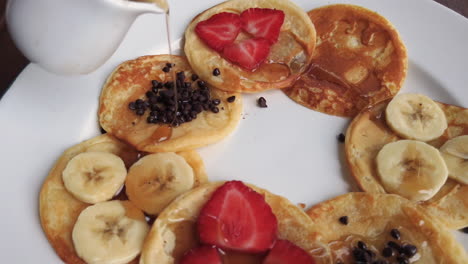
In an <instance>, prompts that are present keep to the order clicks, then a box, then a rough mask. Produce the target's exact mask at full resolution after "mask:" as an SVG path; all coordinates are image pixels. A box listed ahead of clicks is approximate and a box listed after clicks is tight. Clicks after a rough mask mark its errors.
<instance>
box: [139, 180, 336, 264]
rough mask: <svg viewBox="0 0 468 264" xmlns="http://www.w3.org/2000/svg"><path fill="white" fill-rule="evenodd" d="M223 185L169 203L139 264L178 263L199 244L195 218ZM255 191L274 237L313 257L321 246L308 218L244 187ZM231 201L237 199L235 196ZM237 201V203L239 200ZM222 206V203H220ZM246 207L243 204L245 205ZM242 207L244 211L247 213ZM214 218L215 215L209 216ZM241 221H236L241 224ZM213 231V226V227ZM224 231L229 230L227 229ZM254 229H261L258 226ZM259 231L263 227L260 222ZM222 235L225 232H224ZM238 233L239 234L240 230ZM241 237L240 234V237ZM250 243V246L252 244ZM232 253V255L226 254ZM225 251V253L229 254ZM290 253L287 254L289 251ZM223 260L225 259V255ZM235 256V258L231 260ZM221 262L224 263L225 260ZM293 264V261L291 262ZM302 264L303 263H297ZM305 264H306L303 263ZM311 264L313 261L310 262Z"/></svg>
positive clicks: (203, 188)
mask: <svg viewBox="0 0 468 264" xmlns="http://www.w3.org/2000/svg"><path fill="white" fill-rule="evenodd" d="M223 184H224V183H223V182H218V183H208V184H205V185H202V186H200V187H198V188H195V189H193V190H191V191H189V192H187V193H185V194H183V195H181V196H180V197H178V198H177V199H176V200H175V201H173V202H172V203H171V204H170V205H169V206H168V207H166V209H165V210H164V211H163V212H162V213H161V214H160V215H159V217H158V218H157V219H156V221H155V223H154V224H153V227H152V228H151V230H150V233H149V234H148V236H147V239H146V242H145V244H144V247H143V251H142V254H141V258H140V263H141V264H152V263H158V264H173V263H180V259H181V258H182V257H183V255H184V253H185V252H187V251H188V250H189V249H191V248H194V247H196V246H198V245H199V243H200V242H199V240H198V236H197V221H198V220H197V219H198V218H199V215H200V211H201V210H202V208H203V207H204V205H205V204H206V203H207V202H208V201H209V200H210V199H211V197H212V195H213V193H214V192H215V191H216V190H217V189H218V188H219V187H220V186H222V185H223ZM248 186H249V187H250V188H252V189H253V190H254V191H255V192H257V193H259V194H261V195H262V196H263V197H264V199H265V201H266V203H267V204H268V205H269V206H270V207H271V210H272V212H273V214H274V215H275V216H276V219H277V223H278V224H277V226H278V230H277V236H278V238H279V239H286V240H289V241H290V242H292V243H294V244H295V245H297V246H298V247H300V248H302V249H303V250H305V251H306V252H308V253H309V254H310V255H311V256H314V257H315V254H316V253H317V252H323V251H324V249H323V246H322V244H320V243H317V242H316V237H317V236H318V233H317V232H316V231H315V230H317V229H315V228H314V227H313V225H312V221H311V220H310V218H309V217H308V216H307V215H306V214H305V213H304V211H303V210H302V209H300V208H299V207H298V206H296V205H293V204H292V203H291V202H289V201H288V200H287V199H285V198H283V197H281V196H277V195H274V194H272V193H270V192H268V191H266V190H263V189H260V188H258V187H255V186H252V185H248ZM231 197H234V198H233V199H236V200H238V197H237V198H235V197H236V195H235V194H233V196H231ZM241 200H242V199H240V200H239V201H241ZM222 204H226V203H222ZM246 206H247V205H246ZM249 209H250V208H246V209H245V210H249ZM212 217H213V218H215V216H212ZM243 220H244V219H239V221H240V222H241V221H242V222H243ZM213 228H216V227H213ZM226 228H228V229H229V228H232V227H231V226H229V227H226ZM257 228H259V229H262V225H260V226H258V227H257ZM263 228H264V229H265V228H266V223H264V225H263ZM225 232H226V233H228V231H226V230H225ZM238 233H239V234H240V233H243V232H242V230H241V231H238ZM241 236H242V235H241ZM255 243H256V241H251V243H250V244H255ZM230 253H231V254H232V252H230ZM230 253H229V252H228V254H230ZM289 253H290V252H289ZM263 255H264V254H262V256H260V259H258V256H257V258H254V259H252V258H249V257H248V256H247V257H246V256H245V254H244V255H237V256H236V255H234V256H233V255H230V256H227V258H228V260H232V261H233V262H225V263H259V264H260V263H262V260H261V259H262V258H263ZM225 257H226V256H225ZM234 257H237V258H236V259H232V258H234ZM228 260H226V259H225V261H228ZM236 260H237V261H236ZM291 263H293V262H291ZM301 263H306V262H301ZM307 263H309V262H307ZM312 263H313V262H312ZM315 263H317V264H319V263H330V262H329V259H325V260H321V261H316V262H315Z"/></svg>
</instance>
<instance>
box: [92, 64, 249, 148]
mask: <svg viewBox="0 0 468 264" xmlns="http://www.w3.org/2000/svg"><path fill="white" fill-rule="evenodd" d="M181 72H182V73H181ZM174 76H176V77H175V78H176V79H177V86H178V88H177V93H176V91H175V90H174V85H173V82H174V81H173V79H174ZM195 77H197V76H194V74H193V71H192V69H191V68H190V66H189V64H188V63H187V60H186V59H185V57H181V56H169V55H157V56H144V57H140V58H137V59H135V60H130V61H126V62H124V63H122V64H120V65H119V66H118V67H117V68H116V69H115V70H114V72H113V73H112V74H111V75H110V76H109V78H108V79H107V81H106V83H105V84H104V87H103V88H102V92H101V97H100V101H99V122H100V124H101V126H102V127H103V128H104V130H106V131H107V132H108V133H110V134H112V135H114V136H115V137H117V138H119V139H121V140H123V141H125V142H127V143H128V144H130V145H132V146H134V147H135V148H136V149H138V150H140V151H145V152H177V151H185V150H191V149H195V148H197V147H202V146H206V145H209V144H212V143H215V142H218V141H219V140H221V139H223V138H224V137H226V136H227V135H228V134H229V133H231V132H232V131H233V130H234V129H235V128H236V126H237V124H238V123H239V120H240V118H241V112H242V98H241V96H240V94H236V93H229V92H224V91H221V90H218V89H213V88H210V87H209V85H206V83H205V82H204V81H202V80H201V79H198V77H197V78H195ZM148 96H149V97H148ZM228 98H229V99H230V102H228ZM231 99H234V100H231ZM176 101H178V102H176Z"/></svg>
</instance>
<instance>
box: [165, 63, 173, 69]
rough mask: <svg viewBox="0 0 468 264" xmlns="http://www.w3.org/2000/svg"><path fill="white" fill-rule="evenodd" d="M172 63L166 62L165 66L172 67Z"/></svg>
mask: <svg viewBox="0 0 468 264" xmlns="http://www.w3.org/2000/svg"><path fill="white" fill-rule="evenodd" d="M174 65H175V64H172V63H170V62H168V63H166V67H168V68H172V66H174Z"/></svg>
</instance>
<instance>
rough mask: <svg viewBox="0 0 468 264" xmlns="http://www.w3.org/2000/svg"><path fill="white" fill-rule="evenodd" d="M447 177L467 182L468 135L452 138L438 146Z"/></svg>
mask: <svg viewBox="0 0 468 264" xmlns="http://www.w3.org/2000/svg"><path fill="white" fill-rule="evenodd" d="M440 151H441V154H442V157H443V158H444V160H445V163H446V164H447V168H448V171H449V177H450V178H453V179H454V180H456V181H459V182H461V183H464V184H468V135H465V136H459V137H456V138H452V139H450V140H448V141H447V142H445V144H444V145H443V146H442V147H441V148H440Z"/></svg>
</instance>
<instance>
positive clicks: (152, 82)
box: [151, 80, 159, 87]
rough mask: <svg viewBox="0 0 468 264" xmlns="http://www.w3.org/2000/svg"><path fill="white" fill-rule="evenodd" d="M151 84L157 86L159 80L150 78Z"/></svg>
mask: <svg viewBox="0 0 468 264" xmlns="http://www.w3.org/2000/svg"><path fill="white" fill-rule="evenodd" d="M151 85H152V86H153V87H158V85H159V82H158V81H156V80H152V81H151Z"/></svg>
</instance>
